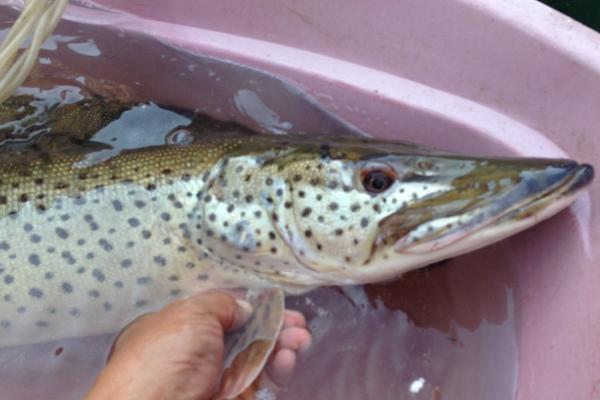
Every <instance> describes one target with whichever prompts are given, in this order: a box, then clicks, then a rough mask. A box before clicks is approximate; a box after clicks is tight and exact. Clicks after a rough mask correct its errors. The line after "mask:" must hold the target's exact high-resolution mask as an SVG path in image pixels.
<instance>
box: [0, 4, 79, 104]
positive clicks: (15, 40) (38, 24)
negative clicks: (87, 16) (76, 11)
mask: <svg viewBox="0 0 600 400" xmlns="http://www.w3.org/2000/svg"><path fill="white" fill-rule="evenodd" d="M68 2H69V0H28V1H27V2H26V3H25V7H24V8H23V11H22V12H21V15H20V16H19V18H17V20H16V21H15V23H14V24H13V26H12V28H11V29H10V31H9V32H8V34H7V35H6V37H5V38H4V42H2V45H1V46H0V103H1V102H3V101H4V100H6V99H7V98H8V97H10V96H11V95H12V94H13V93H14V91H15V90H16V89H17V88H18V87H19V86H21V84H22V83H23V81H24V80H25V78H27V75H29V72H30V71H31V69H32V68H33V66H34V64H35V62H36V60H37V57H38V54H39V52H40V48H41V47H42V44H43V43H44V41H45V40H46V39H47V38H48V36H50V34H51V33H52V31H53V30H54V28H55V27H56V25H57V24H58V21H59V20H60V17H61V16H62V13H63V11H64V10H65V7H66V6H67V3H68ZM29 38H31V44H30V45H29V47H28V48H26V49H25V50H23V51H22V52H21V54H19V51H20V49H21V47H22V46H23V44H24V43H25V41H26V40H27V39H29Z"/></svg>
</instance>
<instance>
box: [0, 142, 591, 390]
mask: <svg viewBox="0 0 600 400" xmlns="http://www.w3.org/2000/svg"><path fill="white" fill-rule="evenodd" d="M177 134H178V135H182V133H181V131H179V132H178V133H177ZM593 176H594V169H593V167H592V166H591V165H588V164H582V163H578V162H576V161H573V160H568V159H541V158H489V157H488V158H483V157H476V156H468V155H457V154H449V153H444V152H442V151H438V150H434V149H430V148H426V147H423V146H419V145H414V144H408V143H401V142H390V141H384V140H378V139H370V138H351V137H335V136H310V135H297V136H292V135H287V136H281V135H266V134H265V135H251V134H246V133H239V132H219V133H218V134H214V133H210V132H203V133H202V134H200V135H196V136H190V137H189V138H187V139H186V140H177V141H174V142H172V143H171V144H165V145H161V146H149V147H145V148H141V149H126V150H124V151H122V152H120V153H119V154H117V155H115V156H113V157H112V158H110V159H108V160H105V161H102V162H98V163H93V162H89V160H88V158H86V155H85V154H82V153H78V152H72V153H69V152H67V153H64V154H60V153H53V154H50V155H46V156H45V157H38V158H35V159H26V160H20V159H19V158H18V157H9V158H0V347H3V346H18V345H24V344H31V343H39V342H47V341H53V340H57V339H61V338H69V337H80V336H90V335H98V334H104V333H112V332H118V331H119V330H120V329H121V328H123V327H124V326H126V325H127V324H128V323H129V322H130V321H132V320H133V319H134V318H136V317H137V316H139V315H141V314H143V313H146V312H149V311H152V310H156V309H158V308H160V307H162V306H164V305H165V304H167V303H169V302H171V301H173V300H174V299H177V298H181V297H185V296H189V295H191V294H195V293H199V292H202V291H206V290H211V289H224V290H239V289H245V290H247V291H248V293H249V298H251V299H252V301H253V302H254V304H255V306H256V308H257V312H256V313H255V316H257V317H256V318H254V319H253V320H252V321H251V323H250V324H249V325H248V326H246V327H244V328H242V329H241V330H240V331H239V332H237V333H235V334H234V335H233V336H231V337H230V338H229V340H228V352H229V353H228V354H233V355H232V356H229V355H228V356H226V359H228V360H229V361H228V362H227V363H226V366H225V373H224V381H225V382H224V383H223V385H222V392H223V393H222V394H221V395H220V397H219V396H218V398H234V397H235V396H237V395H238V394H239V393H241V392H242V391H244V390H245V389H246V388H248V386H249V385H250V384H251V383H252V381H254V380H255V378H256V376H257V373H258V372H259V371H260V370H261V368H262V367H263V366H264V363H265V362H266V360H267V359H268V355H269V354H270V352H271V351H272V350H273V346H274V341H275V338H276V336H277V333H278V331H279V329H280V328H281V323H280V321H281V320H282V318H283V307H284V303H283V297H284V296H285V295H289V294H300V293H305V292H307V291H310V290H312V289H314V288H317V287H322V286H333V285H355V284H362V283H373V282H381V281H386V280H390V279H394V278H397V277H399V276H400V275H402V274H403V273H406V272H408V271H411V270H413V269H416V268H420V267H424V266H427V265H429V264H432V263H435V262H438V261H440V260H444V259H447V258H450V257H454V256H457V255H460V254H463V253H466V252H469V251H473V250H475V249H478V248H480V247H483V246H485V245H488V244H490V243H493V242H497V241H499V240H502V239H503V238H506V237H507V236H510V235H513V234H515V233H517V232H520V231H522V230H524V229H526V228H528V227H530V226H532V225H534V224H536V223H538V222H540V221H542V220H544V219H546V218H549V217H551V216H552V215H554V214H556V213H558V212H559V211H561V210H562V209H564V208H566V207H568V206H569V205H570V204H571V203H572V202H573V201H574V200H575V199H576V197H577V196H578V194H579V193H581V192H582V191H583V190H584V189H585V188H586V187H587V186H588V185H589V184H590V182H591V181H592V179H593ZM263 328H264V329H263ZM257 342H260V343H259V344H260V346H258V347H256V346H255V347H254V348H253V347H252V345H251V344H252V343H257ZM247 351H256V352H257V353H258V356H256V357H248V353H247ZM244 352H246V353H244ZM240 354H244V357H245V358H244V357H242V359H245V360H248V359H251V360H258V361H256V362H255V363H254V364H253V365H251V366H250V367H248V365H245V366H243V368H242V367H240V363H239V362H237V363H236V361H235V359H236V357H237V356H239V355H240ZM236 365H237V367H236Z"/></svg>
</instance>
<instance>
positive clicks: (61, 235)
mask: <svg viewBox="0 0 600 400" xmlns="http://www.w3.org/2000/svg"><path fill="white" fill-rule="evenodd" d="M54 232H56V235H57V236H58V237H59V238H61V239H67V238H68V237H69V232H67V231H66V230H65V229H63V228H60V227H58V228H56V229H55V230H54Z"/></svg>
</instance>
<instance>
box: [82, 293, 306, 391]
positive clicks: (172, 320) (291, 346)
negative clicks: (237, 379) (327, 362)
mask: <svg viewBox="0 0 600 400" xmlns="http://www.w3.org/2000/svg"><path fill="white" fill-rule="evenodd" d="M250 314H251V310H250V309H249V308H248V307H247V305H246V306H244V303H240V302H238V301H236V300H235V299H234V298H233V297H232V296H230V295H229V294H227V293H224V292H212V293H204V294H200V295H197V296H193V297H189V298H187V299H184V300H180V301H177V302H174V303H172V304H170V305H169V306H167V307H165V308H164V309H163V310H161V311H159V312H156V313H152V314H146V315H144V316H142V317H140V318H138V319H137V320H136V321H134V322H133V323H132V324H130V325H129V326H128V327H127V328H126V329H125V330H124V331H123V332H122V333H121V335H120V336H119V338H118V339H117V340H116V341H115V344H114V347H113V351H112V353H111V355H110V357H109V361H108V363H107V365H106V368H105V369H104V370H103V371H102V372H101V373H100V375H99V377H98V379H97V381H96V383H95V385H94V387H93V388H92V390H91V391H90V392H89V393H88V396H87V399H88V400H94V399H107V398H110V399H131V398H143V399H164V398H169V399H198V400H199V399H210V398H211V396H212V395H213V393H214V391H215V387H216V384H217V383H218V379H219V374H220V370H221V364H222V361H223V353H224V344H223V338H224V334H225V333H227V332H228V331H230V330H233V329H236V328H237V327H239V326H241V325H243V324H244V323H245V322H246V320H247V319H248V317H249V316H250ZM310 340H311V337H310V333H309V332H308V330H307V329H306V321H305V319H304V317H303V316H302V315H301V314H300V313H297V312H293V311H286V314H285V318H284V326H283V329H282V331H281V334H280V336H279V340H278V346H279V348H278V350H277V351H276V352H275V353H274V356H273V358H272V359H271V361H270V364H269V369H268V370H269V376H270V377H271V378H272V379H273V380H274V381H275V382H277V383H282V382H283V381H285V380H286V379H288V378H289V376H290V374H291V372H292V370H293V368H294V366H295V362H296V352H297V351H302V350H304V349H306V348H307V347H308V346H309V345H310Z"/></svg>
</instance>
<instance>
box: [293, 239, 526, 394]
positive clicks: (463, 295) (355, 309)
mask: <svg viewBox="0 0 600 400" xmlns="http://www.w3.org/2000/svg"><path fill="white" fill-rule="evenodd" d="M490 259H494V260H495V262H494V265H492V264H490V263H489V260H490ZM511 264H512V263H511V260H510V252H509V250H508V248H507V247H506V246H505V245H503V244H502V243H500V244H498V245H496V246H494V247H492V248H489V249H486V250H483V251H479V252H475V253H472V254H469V255H466V256H463V257H459V258H456V259H453V260H449V261H447V262H446V263H444V265H442V266H437V267H430V268H427V269H424V270H421V271H416V272H413V273H409V274H407V275H405V276H404V277H402V278H400V279H399V280H397V281H394V282H390V283H387V284H378V285H367V286H364V287H355V288H352V289H339V288H327V289H319V290H317V291H315V292H313V293H310V294H308V295H306V296H304V297H299V298H294V299H290V300H289V302H288V305H289V306H290V307H292V308H297V309H300V310H302V311H303V312H304V313H305V314H306V315H307V317H308V318H309V321H310V328H311V329H312V331H313V335H314V341H313V347H312V348H311V349H310V351H309V353H308V354H307V355H306V357H305V358H303V359H302V361H301V363H300V366H299V368H298V371H297V374H296V377H295V379H294V381H293V382H292V383H291V385H290V386H289V387H288V388H287V389H286V391H285V393H284V394H283V395H282V396H281V398H282V399H289V400H291V399H307V398H311V399H357V400H358V399H361V400H364V399H382V400H384V399H390V400H391V399H395V400H397V399H426V400H431V399H492V400H493V399H498V400H500V399H503V400H505V399H511V398H514V396H515V388H516V373H517V371H516V363H517V343H516V341H517V337H516V331H515V329H516V328H515V315H514V298H513V295H514V292H513V285H514V276H513V273H512V267H511Z"/></svg>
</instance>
